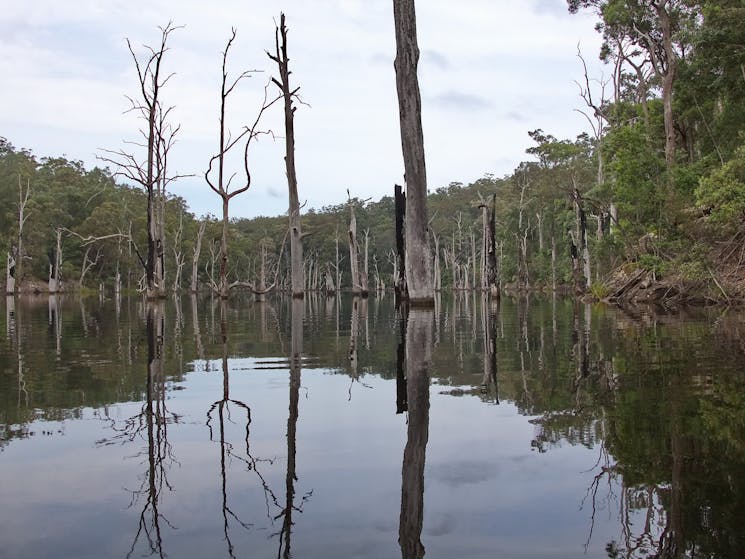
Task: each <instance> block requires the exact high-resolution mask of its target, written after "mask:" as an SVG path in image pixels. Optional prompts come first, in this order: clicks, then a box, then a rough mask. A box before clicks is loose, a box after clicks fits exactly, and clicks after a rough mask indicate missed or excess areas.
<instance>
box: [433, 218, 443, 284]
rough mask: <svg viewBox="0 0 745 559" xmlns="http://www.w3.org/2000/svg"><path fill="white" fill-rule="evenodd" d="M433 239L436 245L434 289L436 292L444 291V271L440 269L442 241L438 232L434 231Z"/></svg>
mask: <svg viewBox="0 0 745 559" xmlns="http://www.w3.org/2000/svg"><path fill="white" fill-rule="evenodd" d="M432 241H433V242H434V245H435V250H434V260H433V268H434V270H433V271H434V282H435V285H434V289H435V292H438V291H442V271H441V270H440V242H439V239H438V238H437V233H435V232H434V231H432Z"/></svg>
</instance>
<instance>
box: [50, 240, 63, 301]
mask: <svg viewBox="0 0 745 559" xmlns="http://www.w3.org/2000/svg"><path fill="white" fill-rule="evenodd" d="M54 234H55V244H54V250H53V252H52V254H50V255H49V293H57V292H59V291H61V289H62V281H61V277H60V267H61V266H62V228H61V227H57V228H56V229H55V230H54Z"/></svg>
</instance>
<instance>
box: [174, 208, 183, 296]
mask: <svg viewBox="0 0 745 559" xmlns="http://www.w3.org/2000/svg"><path fill="white" fill-rule="evenodd" d="M183 233H184V213H183V212H181V214H180V215H179V218H178V230H177V231H176V236H175V237H174V239H173V259H174V264H175V266H176V270H175V272H174V274H173V291H179V290H180V289H181V276H182V275H183V270H184V264H185V262H186V258H185V257H184V253H183V250H181V249H182V247H181V237H182V235H183Z"/></svg>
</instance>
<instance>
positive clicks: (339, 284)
mask: <svg viewBox="0 0 745 559" xmlns="http://www.w3.org/2000/svg"><path fill="white" fill-rule="evenodd" d="M335 241H336V267H335V269H336V289H338V290H340V291H341V277H340V275H339V274H340V270H339V229H338V228H337V229H336V236H335Z"/></svg>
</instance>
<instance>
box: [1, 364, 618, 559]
mask: <svg viewBox="0 0 745 559" xmlns="http://www.w3.org/2000/svg"><path fill="white" fill-rule="evenodd" d="M232 365H235V370H234V372H233V374H232V376H231V379H230V381H231V382H230V396H231V398H233V399H235V400H239V401H242V402H244V403H245V404H247V405H248V406H249V407H250V408H251V412H252V424H251V429H250V443H251V452H252V455H253V456H254V457H255V458H260V459H272V460H273V463H269V462H259V471H260V472H261V473H262V475H263V476H264V477H265V479H266V481H267V482H268V483H269V485H270V487H271V488H272V490H273V491H274V492H275V494H276V497H277V499H278V501H279V502H280V503H284V490H285V472H286V465H287V462H286V451H287V446H286V445H287V441H286V436H285V435H286V430H287V418H288V397H289V388H288V372H287V371H286V370H256V369H255V368H253V367H255V365H256V362H255V361H253V360H246V359H241V360H231V367H232ZM196 368H197V369H198V367H196ZM218 371H219V369H217V371H213V372H208V373H205V372H193V373H190V374H189V375H188V376H187V378H186V380H185V382H184V384H183V385H182V386H184V387H185V389H184V390H178V391H173V392H170V393H169V394H168V399H167V400H166V405H167V407H168V409H169V411H170V412H174V413H177V414H179V415H180V416H181V420H180V423H179V424H177V425H173V424H172V425H169V427H168V438H169V441H170V443H171V444H172V446H173V452H174V455H175V457H176V459H177V460H178V463H175V464H173V466H172V467H171V469H170V470H169V471H168V480H169V481H170V483H171V484H172V486H173V488H174V490H173V492H169V491H168V490H167V489H164V490H163V493H162V500H161V505H160V510H161V512H162V514H163V515H164V517H165V518H167V519H168V521H169V522H170V523H171V524H172V525H173V527H174V528H171V527H169V526H168V525H167V524H165V522H163V523H162V526H161V531H162V533H163V548H164V550H165V551H166V553H167V554H168V555H169V556H171V557H218V556H224V555H227V545H226V542H225V541H224V539H223V532H222V522H223V518H222V509H221V478H220V447H219V444H218V443H216V442H210V441H209V433H208V430H207V427H206V426H205V421H206V419H207V415H206V414H207V411H208V410H209V408H210V406H211V405H212V403H213V402H214V401H215V400H218V399H220V398H221V397H222V381H223V378H222V373H221V371H219V372H218ZM365 384H366V386H365V385H362V384H360V383H353V384H351V381H350V379H349V378H348V377H346V376H342V375H331V374H327V373H326V372H324V370H320V369H319V370H312V371H308V370H306V371H304V372H303V375H302V385H301V389H300V404H299V420H298V426H297V477H298V480H297V482H296V483H295V488H296V498H295V503H296V505H299V504H300V501H301V498H302V497H303V496H304V495H306V494H307V493H308V492H310V491H312V495H311V496H310V498H309V499H308V501H307V502H306V503H305V504H304V506H303V512H302V513H299V512H295V513H294V515H293V520H294V522H295V526H294V530H293V534H292V551H293V556H294V557H302V558H307V557H311V558H312V557H319V558H321V557H323V558H329V557H344V558H347V557H370V558H373V557H394V556H399V555H400V550H399V548H398V543H397V540H398V522H399V514H400V497H401V468H402V456H403V448H404V445H405V444H406V416H405V415H396V414H395V397H396V387H395V382H393V381H385V380H382V379H380V378H376V377H369V376H368V377H366V378H365ZM438 388H440V387H433V388H432V390H431V393H432V399H431V409H430V426H429V443H428V446H427V457H426V469H425V496H424V511H425V513H424V528H423V534H422V541H423V543H424V546H425V548H426V556H427V557H428V558H429V557H443V558H445V557H447V558H451V557H457V556H462V557H469V558H470V557H495V556H496V557H578V556H582V555H583V552H584V549H583V544H584V542H585V540H586V538H587V535H588V533H589V515H590V513H589V507H586V508H585V509H584V510H580V503H581V501H582V498H583V497H584V495H585V491H586V490H587V487H588V485H589V483H590V481H591V479H592V476H593V475H594V473H589V472H587V470H589V469H590V468H591V467H592V465H593V464H594V463H595V460H596V458H597V451H596V450H588V449H585V448H584V447H571V446H568V445H566V446H564V447H560V448H552V449H551V451H550V452H547V453H544V454H539V453H537V452H533V451H531V445H530V442H531V440H532V438H533V429H534V428H533V426H532V425H531V424H530V423H529V422H528V420H529V418H528V417H524V416H520V415H518V414H517V411H516V409H515V407H514V406H513V405H512V404H510V403H503V404H501V405H499V406H493V405H484V404H483V403H482V402H481V401H480V400H479V399H478V398H473V397H462V398H454V397H451V396H447V395H441V394H438ZM350 389H351V392H350ZM350 394H351V399H350ZM139 409H140V406H139V405H138V404H121V405H115V406H112V407H111V408H109V413H110V415H111V416H112V417H115V418H117V419H119V420H121V419H124V418H127V417H130V416H132V415H134V414H136V413H137V412H138V411H139ZM229 409H230V418H231V420H232V422H233V423H231V422H229V421H227V420H226V423H225V424H226V439H227V440H229V441H230V442H232V444H233V445H234V452H235V453H236V454H238V455H240V452H241V450H242V449H244V448H245V446H244V445H243V443H242V438H243V436H244V433H245V431H244V427H245V424H244V425H241V420H242V419H243V418H244V417H245V412H242V410H241V408H239V407H238V406H237V405H235V404H230V405H229ZM213 417H214V420H213V426H214V427H215V431H214V432H215V437H217V432H218V431H217V423H216V419H217V414H216V413H214V414H213ZM226 419H227V415H226ZM33 428H34V431H35V432H37V433H39V432H40V431H41V430H44V429H47V428H48V429H58V428H59V424H44V423H34V424H33ZM112 435H113V432H112V430H111V429H110V428H109V423H107V422H105V421H101V420H99V419H97V418H95V417H93V413H92V412H91V410H86V411H85V413H84V418H83V419H82V420H75V421H68V422H66V423H65V424H64V434H63V435H62V436H55V437H45V436H42V435H36V436H34V437H30V438H28V439H23V440H17V441H14V443H13V444H12V445H10V446H9V447H8V448H6V450H5V451H4V452H3V454H2V455H0V460H1V461H2V482H0V502H2V503H3V518H2V522H1V523H0V541H2V542H3V547H2V552H0V556H1V557H9V558H12V557H80V558H82V557H123V556H125V555H126V553H127V551H128V550H129V546H130V545H131V542H132V540H133V538H134V534H135V531H136V529H137V523H138V520H139V514H140V512H141V507H142V504H143V503H144V501H142V500H140V501H136V502H135V503H134V505H133V506H132V507H131V508H128V505H129V503H130V493H129V492H128V490H134V489H136V488H137V487H138V486H139V484H140V483H141V482H142V480H143V475H144V474H145V473H146V470H147V456H146V455H144V456H137V454H138V452H139V451H141V450H146V447H145V441H144V440H137V441H136V442H135V443H132V444H128V445H124V446H119V445H109V446H102V445H96V444H95V443H96V441H99V440H101V439H104V438H111V437H112ZM226 470H227V480H226V483H227V489H228V504H229V505H230V507H231V509H232V510H233V511H234V512H235V513H236V514H237V515H238V516H239V517H240V518H241V520H243V521H244V522H248V523H252V524H253V526H252V527H251V528H250V529H249V530H244V529H243V528H241V527H240V526H239V525H237V524H236V523H235V522H233V521H232V520H231V521H230V527H231V529H230V535H231V538H232V540H233V543H234V544H235V546H236V555H237V556H249V555H250V556H253V557H270V556H274V555H276V549H277V546H278V540H277V537H276V536H275V537H272V534H275V533H277V532H278V531H279V529H280V527H281V519H280V520H277V521H274V522H272V521H271V520H270V519H269V518H268V515H267V508H266V505H265V498H264V493H263V491H262V488H261V485H260V484H259V480H258V478H257V476H256V474H255V473H254V472H253V471H248V470H247V469H246V466H245V464H243V463H242V462H240V461H239V460H237V459H230V458H228V460H227V462H226ZM278 512H279V511H278V509H277V508H276V507H274V505H271V506H270V513H271V515H272V516H273V515H276V514H277V513H278ZM614 522H615V516H614V515H609V513H608V511H607V510H606V511H603V512H601V513H598V518H597V522H596V526H595V532H594V536H593V540H592V543H591V546H590V548H589V550H588V554H587V556H588V557H604V556H605V553H604V551H603V548H604V546H605V544H606V543H607V542H608V541H610V539H611V537H612V536H611V533H612V531H613V533H614V532H615V530H614V526H613V524H614ZM143 550H144V548H143V549H140V548H138V552H136V555H137V556H139V555H140V553H139V552H140V551H143Z"/></svg>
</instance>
